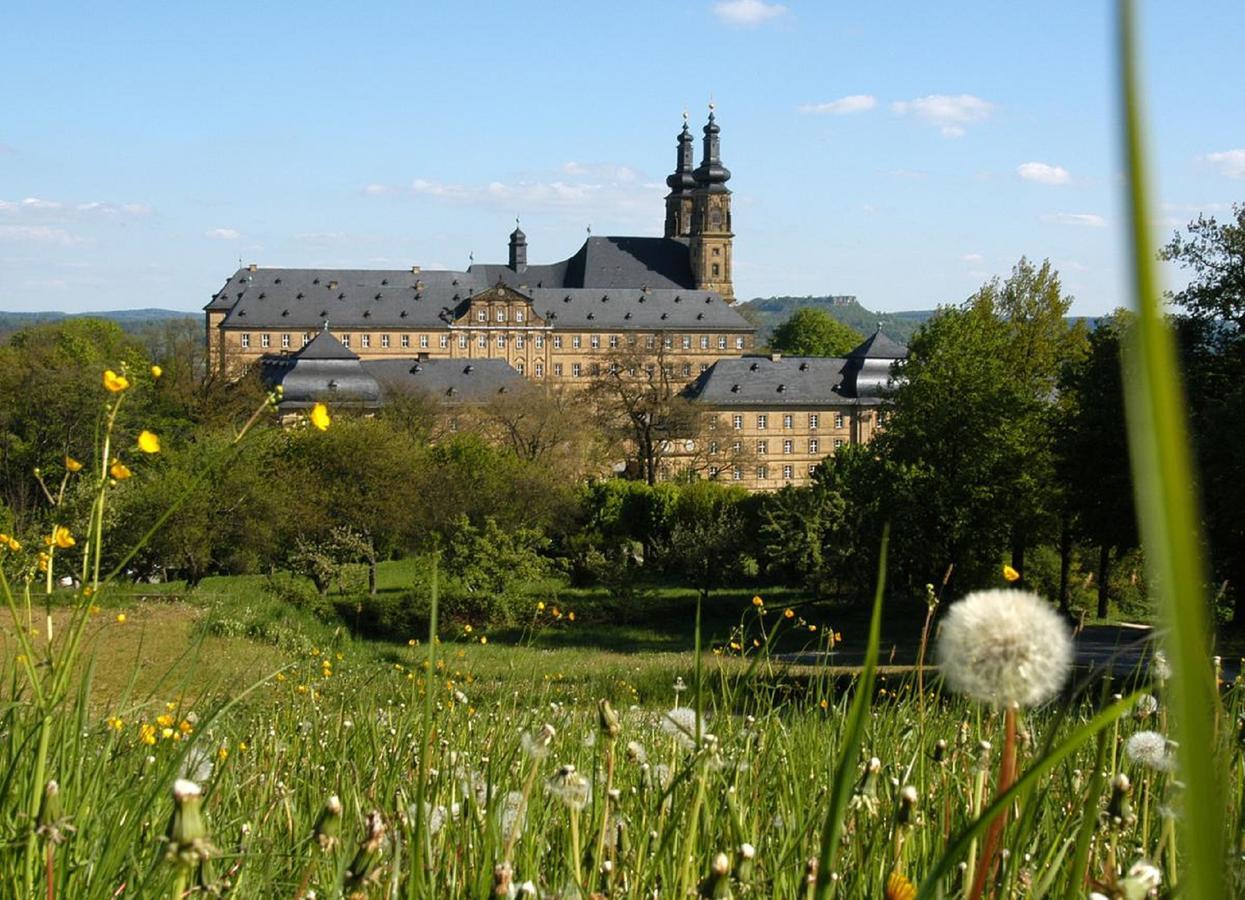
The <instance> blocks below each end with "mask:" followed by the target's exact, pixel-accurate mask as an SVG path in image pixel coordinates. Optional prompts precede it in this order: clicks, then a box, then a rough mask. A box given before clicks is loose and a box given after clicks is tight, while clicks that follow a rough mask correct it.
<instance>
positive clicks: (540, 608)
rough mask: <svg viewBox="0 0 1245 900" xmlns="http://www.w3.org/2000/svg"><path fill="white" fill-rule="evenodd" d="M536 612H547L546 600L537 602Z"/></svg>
mask: <svg viewBox="0 0 1245 900" xmlns="http://www.w3.org/2000/svg"><path fill="white" fill-rule="evenodd" d="M536 611H537V612H544V611H545V601H544V600H537V601H536Z"/></svg>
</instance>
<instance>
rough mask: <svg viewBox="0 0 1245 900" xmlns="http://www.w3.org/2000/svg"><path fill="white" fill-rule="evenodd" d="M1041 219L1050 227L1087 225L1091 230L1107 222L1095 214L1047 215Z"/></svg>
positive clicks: (1101, 226) (1064, 213)
mask: <svg viewBox="0 0 1245 900" xmlns="http://www.w3.org/2000/svg"><path fill="white" fill-rule="evenodd" d="M1041 219H1042V221H1043V222H1046V223H1048V224H1051V225H1088V226H1089V227H1091V228H1103V227H1105V226H1106V224H1107V220H1106V219H1104V218H1103V217H1102V216H1100V215H1098V214H1097V213H1068V212H1058V213H1047V214H1046V215H1044V216H1042V217H1041Z"/></svg>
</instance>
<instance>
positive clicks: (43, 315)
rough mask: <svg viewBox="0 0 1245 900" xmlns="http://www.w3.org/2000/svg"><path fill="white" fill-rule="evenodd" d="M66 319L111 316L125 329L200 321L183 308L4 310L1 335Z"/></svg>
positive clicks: (143, 328) (131, 329) (113, 320)
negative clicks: (92, 310) (75, 310)
mask: <svg viewBox="0 0 1245 900" xmlns="http://www.w3.org/2000/svg"><path fill="white" fill-rule="evenodd" d="M62 319H108V320H110V321H112V322H116V323H117V324H118V325H120V326H121V327H122V328H123V329H124V330H126V331H129V332H134V333H137V332H142V331H146V330H147V329H148V328H150V327H151V326H153V325H163V324H165V323H167V322H173V321H178V320H187V321H193V322H195V323H196V324H197V323H198V322H199V321H200V318H199V316H198V315H196V314H195V313H191V312H186V311H185V310H179V309H113V310H106V311H104V312H87V313H64V312H5V311H4V310H0V339H3V338H5V337H7V336H8V335H10V334H12V333H13V332H15V331H20V330H21V329H23V328H27V327H29V326H31V325H41V324H43V323H45V322H59V321H61V320H62Z"/></svg>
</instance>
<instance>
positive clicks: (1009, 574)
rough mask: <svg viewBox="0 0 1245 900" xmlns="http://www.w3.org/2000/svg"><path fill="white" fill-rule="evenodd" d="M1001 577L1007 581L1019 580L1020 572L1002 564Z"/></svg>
mask: <svg viewBox="0 0 1245 900" xmlns="http://www.w3.org/2000/svg"><path fill="white" fill-rule="evenodd" d="M1003 578H1004V579H1005V580H1006V581H1009V582H1011V581H1019V580H1020V573H1019V572H1017V571H1016V570H1015V569H1013V568H1012V567H1011V566H1007V565H1005V566H1003Z"/></svg>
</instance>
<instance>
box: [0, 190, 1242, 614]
mask: <svg viewBox="0 0 1245 900" xmlns="http://www.w3.org/2000/svg"><path fill="white" fill-rule="evenodd" d="M1163 255H1164V256H1165V258H1167V259H1168V260H1170V261H1172V262H1173V263H1175V264H1177V265H1179V266H1181V267H1183V268H1184V270H1185V271H1186V272H1187V274H1188V276H1189V282H1188V284H1187V285H1186V286H1185V287H1184V288H1183V289H1182V290H1181V291H1179V292H1178V293H1176V294H1174V295H1173V296H1172V298H1171V299H1172V303H1173V313H1172V315H1173V319H1174V321H1175V324H1176V326H1177V329H1178V333H1179V335H1180V337H1181V350H1182V365H1183V369H1184V372H1183V374H1184V377H1185V383H1186V387H1187V397H1188V408H1189V413H1190V421H1191V427H1192V435H1193V438H1194V445H1195V448H1196V451H1197V460H1198V463H1199V473H1200V478H1201V486H1202V495H1203V510H1204V516H1203V528H1204V538H1205V542H1206V545H1207V548H1208V550H1209V558H1210V561H1211V565H1212V569H1211V571H1210V572H1209V573H1208V586H1207V593H1208V597H1209V598H1211V599H1213V600H1214V601H1216V602H1218V603H1219V604H1220V605H1221V606H1222V607H1223V608H1224V609H1225V610H1231V611H1233V612H1234V613H1235V620H1236V621H1237V622H1238V623H1241V622H1245V591H1243V590H1242V588H1241V586H1242V585H1245V496H1242V493H1243V492H1245V486H1243V479H1242V477H1241V476H1242V474H1243V473H1242V457H1241V454H1240V451H1239V448H1240V446H1242V438H1243V437H1245V435H1242V433H1241V431H1242V428H1245V424H1243V423H1245V335H1243V334H1242V328H1243V326H1245V277H1243V276H1242V275H1241V272H1243V271H1245V207H1236V208H1235V212H1234V218H1233V220H1232V221H1229V222H1227V223H1223V224H1220V223H1217V222H1216V221H1215V220H1214V219H1207V218H1203V219H1199V220H1198V221H1197V222H1195V223H1193V224H1192V225H1191V226H1190V227H1189V229H1188V231H1187V232H1186V233H1184V234H1180V235H1177V236H1175V237H1174V238H1173V239H1172V241H1171V242H1170V243H1169V244H1168V245H1167V246H1166V247H1165V248H1164V250H1163ZM1070 303H1071V298H1070V297H1069V296H1068V295H1067V294H1066V293H1065V292H1064V290H1063V287H1062V285H1061V283H1060V280H1059V276H1058V273H1057V272H1056V271H1055V270H1054V269H1053V267H1052V266H1051V265H1050V264H1049V262H1045V263H1041V264H1036V263H1033V262H1030V261H1029V260H1025V259H1022V260H1021V261H1020V262H1019V263H1018V264H1017V265H1016V266H1015V267H1014V269H1013V270H1012V272H1011V273H1010V275H1009V276H1008V277H1007V278H1004V279H994V280H992V281H990V282H988V283H986V284H985V285H983V286H982V287H981V288H980V289H979V290H978V291H977V292H975V293H974V294H973V295H972V296H971V297H969V298H967V299H966V300H965V301H964V302H962V303H959V304H956V305H951V306H944V307H942V308H940V309H939V310H938V312H937V314H936V315H934V316H933V317H932V318H930V319H929V320H928V321H927V322H925V323H924V324H923V325H922V326H921V327H920V328H919V329H918V330H917V332H916V333H915V334H914V336H913V338H912V341H911V343H910V346H909V357H908V359H907V361H906V362H905V363H904V364H903V365H902V368H901V369H900V370H899V371H898V372H897V375H898V377H897V379H896V383H895V387H894V388H893V389H892V390H891V391H890V393H889V395H888V396H887V397H886V398H885V401H884V406H883V416H884V420H885V426H884V428H883V429H882V431H881V433H880V434H879V435H878V437H877V438H876V439H875V440H874V441H873V443H871V444H868V445H864V446H848V447H844V448H842V449H840V450H839V451H838V452H837V454H836V455H835V456H833V457H830V458H827V459H826V460H825V462H824V463H823V464H822V465H821V466H820V467H819V468H818V469H817V471H816V473H815V477H814V480H813V482H812V483H811V484H810V485H809V486H807V487H801V488H795V487H788V488H784V489H783V490H781V491H778V492H775V493H772V494H763V495H749V494H747V493H746V492H744V491H742V490H739V489H735V488H732V487H729V486H726V485H721V484H718V483H716V482H713V481H708V480H706V479H705V477H704V475H705V467H702V466H698V465H697V464H696V461H695V459H694V458H689V459H683V463H686V466H685V467H684V468H683V469H682V470H681V474H680V475H679V477H678V478H676V479H675V480H674V481H666V482H663V481H662V478H661V471H662V463H663V460H664V459H666V457H667V456H670V454H671V451H670V447H671V444H672V441H671V440H670V438H671V437H672V436H673V435H675V434H676V433H681V432H682V431H688V430H693V431H694V430H696V429H697V428H700V427H701V424H699V423H698V419H697V416H698V413H697V412H696V411H695V410H694V409H693V408H692V407H691V406H690V405H689V404H687V403H686V402H685V401H683V400H682V399H681V398H680V396H679V389H678V384H677V379H672V378H669V377H667V374H666V371H667V370H666V368H665V367H664V366H663V365H662V364H661V363H660V361H658V363H657V365H655V366H652V367H651V368H650V367H646V366H645V364H644V363H642V362H639V361H631V362H628V361H626V360H619V361H617V362H618V364H617V365H611V366H609V367H607V370H606V371H605V372H603V373H602V375H601V378H600V379H599V383H598V384H594V385H593V386H592V387H591V388H589V389H588V390H586V391H581V392H575V393H559V392H545V391H540V390H532V391H523V392H519V393H516V394H511V395H508V396H506V397H499V398H498V399H497V400H496V401H494V402H490V403H486V404H482V405H479V406H477V407H473V408H472V409H470V410H460V411H458V412H455V413H454V414H452V415H450V414H447V412H446V411H445V410H444V409H443V408H441V407H439V406H438V405H437V404H436V403H434V402H432V401H431V400H428V399H425V398H419V397H411V398H406V399H402V400H399V401H398V402H394V403H391V404H390V405H389V406H387V407H386V408H385V409H384V410H382V411H381V412H379V413H378V414H376V415H375V416H371V417H353V418H352V417H350V416H345V415H339V416H336V417H335V421H334V424H333V426H332V427H331V428H330V429H329V430H327V431H324V432H320V431H317V430H314V429H309V428H299V427H294V428H284V427H280V425H279V424H278V423H277V422H276V421H275V419H273V420H271V421H266V422H265V423H264V425H263V427H260V428H258V429H256V430H255V431H254V432H253V434H252V435H251V436H250V438H249V439H248V440H247V441H246V442H245V443H244V444H243V445H242V446H241V447H240V448H237V447H234V446H233V437H234V434H235V433H236V429H237V428H238V426H239V423H240V422H241V421H243V420H244V419H245V418H246V416H247V415H249V413H250V412H251V410H253V409H254V408H255V407H256V405H257V404H258V403H260V402H261V401H262V399H263V397H264V394H265V389H264V387H263V385H262V384H260V383H259V382H258V380H257V379H255V378H253V377H250V378H246V379H243V380H242V381H240V382H236V383H232V384H223V383H213V382H212V381H210V380H206V379H205V377H204V373H203V372H202V369H201V366H202V354H201V350H200V339H199V335H198V334H197V333H195V332H191V331H187V330H186V329H185V328H184V327H179V326H175V325H169V326H166V327H165V328H163V329H157V330H155V331H152V332H149V333H147V334H143V335H130V334H126V333H125V332H123V331H121V329H119V328H117V327H116V326H115V325H111V324H109V323H107V322H102V321H98V320H90V319H72V320H66V321H63V322H58V323H53V324H45V325H38V326H34V327H31V328H27V329H24V330H22V331H20V332H18V333H16V334H14V335H13V336H11V337H10V339H9V340H8V341H7V342H6V343H4V344H3V345H0V396H3V397H4V398H5V402H4V403H3V404H0V530H5V531H6V533H15V534H19V535H24V536H26V538H27V539H29V540H32V541H34V542H36V543H37V541H38V536H39V535H42V534H44V533H46V532H47V531H48V529H49V527H50V526H51V525H52V524H53V523H59V524H67V525H69V526H70V527H73V526H74V524H75V522H76V521H77V520H78V519H80V518H83V519H84V517H85V516H86V514H87V509H86V497H87V494H88V491H87V490H86V487H85V485H83V486H82V487H81V489H79V487H78V481H77V479H76V478H75V477H74V476H73V475H72V474H70V473H68V472H67V471H66V469H65V466H66V460H79V461H82V462H84V463H86V464H88V465H89V464H90V463H91V461H92V460H91V455H92V453H93V452H94V436H95V433H96V429H97V428H98V427H99V422H100V410H101V402H100V400H101V392H100V389H99V384H98V379H99V373H100V371H102V370H103V369H104V368H106V367H116V366H118V365H119V364H120V363H122V362H124V363H125V364H126V366H127V369H128V370H129V371H131V372H134V373H143V372H146V371H147V370H148V369H149V366H150V365H151V364H152V363H153V362H158V363H159V364H160V366H161V367H162V369H163V373H162V375H161V377H160V378H159V379H158V380H156V381H154V382H152V383H151V384H150V385H146V386H145V389H144V390H141V391H135V392H134V396H133V402H132V403H127V405H126V406H125V407H124V412H123V421H122V422H121V423H120V424H121V429H122V430H123V431H125V430H127V429H128V430H129V431H130V432H134V433H136V432H137V430H138V429H140V428H146V429H150V430H152V431H156V432H158V433H159V434H161V436H162V438H163V445H164V452H162V453H161V454H159V455H158V457H154V458H151V459H144V460H143V465H142V467H141V469H137V470H136V475H138V476H140V477H134V478H132V479H127V480H125V481H124V482H122V483H119V484H118V486H117V488H116V490H115V491H114V493H113V500H112V505H111V507H110V512H109V515H110V520H109V524H110V527H111V529H112V530H113V533H115V534H118V535H120V536H123V537H125V536H133V537H137V536H138V535H140V534H143V533H144V532H145V531H146V529H147V527H149V525H150V523H152V522H154V521H155V520H156V518H157V517H158V516H159V515H160V513H161V511H162V510H163V509H164V508H165V507H166V506H167V504H168V501H169V498H171V497H174V496H178V495H180V494H181V493H183V492H184V491H186V490H187V489H189V487H190V486H191V485H192V484H195V483H199V487H198V488H197V489H196V490H194V491H192V492H191V494H190V496H189V497H188V499H187V500H186V502H184V503H183V504H182V505H181V506H180V507H179V508H178V510H177V511H176V512H175V513H174V515H173V516H172V517H170V518H169V519H168V520H167V521H166V522H165V523H164V524H163V526H162V527H161V528H159V529H158V530H157V531H156V532H155V533H154V534H153V535H152V536H151V538H150V540H149V541H148V543H147V545H146V546H145V547H144V548H143V549H142V550H141V551H140V552H139V554H137V555H136V556H135V557H134V558H133V559H132V560H131V561H130V562H129V564H128V565H129V568H130V571H131V573H132V574H133V575H134V576H135V577H160V578H182V579H186V580H187V581H189V582H191V583H194V582H197V581H198V580H201V579H202V578H203V577H205V576H207V575H210V574H215V573H247V572H277V571H281V570H286V571H295V572H299V573H302V574H305V575H307V576H308V577H309V578H310V580H311V582H312V583H313V584H314V585H315V586H316V588H317V589H318V591H319V592H321V593H324V592H327V591H330V590H331V589H332V588H333V586H334V584H335V583H336V582H337V580H338V579H339V578H340V574H341V571H342V567H343V566H344V565H346V564H348V563H357V564H362V565H363V567H364V568H365V569H366V570H367V571H369V572H370V573H371V586H372V587H373V588H374V586H375V571H376V565H377V564H378V563H379V561H381V560H385V559H390V558H394V557H399V556H404V555H409V554H418V553H423V552H426V551H430V550H437V551H438V552H439V553H441V555H442V558H443V559H444V560H445V564H446V566H447V567H448V568H449V570H450V571H451V574H452V575H453V576H454V578H455V579H456V583H457V585H458V587H459V588H460V589H461V591H462V593H463V597H462V600H463V602H464V603H466V604H469V605H470V604H474V605H475V606H476V607H478V608H479V609H480V610H483V614H487V615H500V616H503V617H504V616H505V615H507V608H508V607H507V604H508V603H509V602H510V600H511V599H512V597H513V594H514V592H515V590H517V585H518V584H519V583H520V582H522V581H524V580H531V579H534V578H539V577H542V576H544V575H549V574H559V575H561V576H563V577H567V578H571V579H573V580H576V581H579V582H584V583H589V582H591V583H598V584H604V585H606V586H607V587H609V589H610V590H611V591H612V592H614V593H615V594H617V595H618V596H620V597H626V596H629V595H633V594H635V592H637V591H642V590H644V589H645V587H644V586H645V584H646V583H647V582H648V581H651V579H653V578H661V577H666V578H677V579H680V580H682V581H683V582H684V583H689V582H690V583H692V584H694V586H695V587H696V588H697V589H698V590H701V591H702V592H703V593H705V594H706V595H708V594H709V593H711V592H712V590H713V589H714V588H715V587H717V586H718V585H719V584H721V583H722V582H723V581H725V580H728V579H734V580H739V579H751V580H757V581H764V582H767V583H771V584H774V583H786V584H799V585H803V586H804V587H806V588H807V589H808V590H809V591H810V593H812V594H814V595H817V596H826V597H831V596H834V597H841V598H846V599H854V598H860V597H866V596H868V594H869V592H870V590H871V583H872V579H873V577H874V571H875V566H876V555H877V552H878V548H879V538H880V535H881V533H882V528H883V525H884V523H887V522H889V523H891V546H890V556H891V560H892V566H891V575H890V580H891V584H892V586H893V588H894V590H895V591H897V592H899V593H902V594H906V595H909V596H912V597H922V596H925V594H926V591H927V590H931V589H932V590H935V591H944V590H945V591H949V592H953V594H959V593H962V592H963V591H966V590H969V589H971V588H974V587H978V586H981V585H985V584H993V583H997V582H998V578H999V575H998V573H999V569H1000V567H1001V566H1002V565H1003V564H1004V563H1007V564H1008V565H1010V566H1012V567H1013V568H1014V569H1015V570H1016V571H1017V572H1018V573H1019V574H1020V575H1021V577H1022V578H1023V579H1024V580H1025V582H1026V583H1029V584H1031V585H1033V586H1035V587H1037V588H1039V589H1041V590H1043V591H1044V592H1045V593H1047V594H1048V595H1049V596H1051V597H1052V598H1053V599H1055V600H1056V601H1057V602H1058V603H1059V604H1060V605H1061V606H1062V607H1063V608H1065V609H1070V608H1072V607H1073V606H1078V605H1079V606H1088V607H1089V609H1090V610H1091V612H1093V613H1096V614H1098V615H1104V616H1105V615H1107V614H1108V613H1109V612H1110V604H1111V602H1112V601H1119V600H1123V599H1126V598H1127V599H1128V600H1129V602H1130V603H1135V604H1144V596H1145V580H1144V575H1143V574H1142V573H1143V569H1142V565H1141V563H1142V558H1141V554H1140V551H1139V549H1138V546H1137V544H1138V539H1137V533H1136V527H1135V514H1134V510H1133V493H1132V485H1131V480H1130V477H1129V464H1128V451H1127V441H1126V425H1125V421H1124V413H1123V399H1122V385H1123V379H1124V378H1126V377H1127V372H1128V369H1127V366H1123V367H1122V366H1121V362H1120V359H1121V347H1122V346H1123V345H1124V343H1125V341H1126V336H1127V333H1128V329H1129V328H1130V318H1129V315H1128V314H1127V313H1125V312H1117V313H1115V314H1113V315H1111V316H1107V317H1104V318H1103V319H1100V320H1099V321H1097V322H1096V323H1094V324H1093V327H1087V326H1086V325H1085V324H1084V323H1079V322H1069V320H1068V319H1067V313H1068V310H1069V307H1070ZM806 318H807V317H806ZM819 324H824V323H812V325H819ZM798 326H799V323H798V322H796V323H793V325H792V327H790V328H787V329H785V330H784V332H783V334H784V336H783V338H782V339H783V340H784V341H791V342H792V344H791V345H792V346H802V344H801V343H800V342H801V341H803V342H804V343H805V344H809V345H810V346H812V344H814V343H816V342H817V341H819V340H823V339H824V341H825V342H828V343H827V344H826V351H825V352H827V353H834V354H840V353H841V352H843V350H842V347H841V346H839V344H844V343H845V342H846V341H848V340H850V339H852V336H851V335H845V334H830V333H829V332H821V331H818V330H817V329H813V328H812V327H811V326H810V329H809V330H810V331H811V332H812V333H810V334H806V335H801V329H800V328H799V327H798ZM835 341H838V344H835ZM806 349H807V348H806ZM814 349H815V348H814ZM629 369H636V370H637V372H642V373H644V374H645V375H646V377H639V378H637V379H629V378H626V377H622V376H623V375H625V374H626V372H627V371H628V370H629ZM136 377H144V376H141V375H140V376H136ZM123 452H124V451H123ZM629 454H630V455H629ZM684 456H685V457H686V456H687V454H684ZM693 457H694V454H693ZM620 458H628V459H629V460H630V463H631V464H630V465H629V466H628V467H627V469H626V470H625V471H624V473H623V474H624V475H628V474H629V475H630V476H631V478H630V479H629V478H627V477H610V475H611V473H612V469H611V462H612V461H613V460H616V459H620ZM36 470H37V472H38V477H36V474H35V473H36ZM62 482H63V489H62ZM124 544H125V541H124V540H119V541H118V542H117V543H116V545H115V546H116V550H117V551H118V552H119V551H120V550H121V549H122V548H123V546H124ZM927 586H928V587H927Z"/></svg>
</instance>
